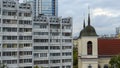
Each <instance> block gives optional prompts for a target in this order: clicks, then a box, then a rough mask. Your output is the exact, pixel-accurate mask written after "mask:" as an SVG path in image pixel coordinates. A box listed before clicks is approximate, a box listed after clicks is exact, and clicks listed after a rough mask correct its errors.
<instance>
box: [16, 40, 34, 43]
mask: <svg viewBox="0 0 120 68" xmlns="http://www.w3.org/2000/svg"><path fill="white" fill-rule="evenodd" d="M18 42H19V43H32V42H33V41H32V40H19V41H18Z"/></svg>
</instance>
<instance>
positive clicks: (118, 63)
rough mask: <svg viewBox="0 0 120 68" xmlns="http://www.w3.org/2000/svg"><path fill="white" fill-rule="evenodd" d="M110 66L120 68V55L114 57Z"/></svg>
mask: <svg viewBox="0 0 120 68" xmlns="http://www.w3.org/2000/svg"><path fill="white" fill-rule="evenodd" d="M109 64H110V65H111V68H120V55H117V56H114V57H112V58H111V59H110V62H109Z"/></svg>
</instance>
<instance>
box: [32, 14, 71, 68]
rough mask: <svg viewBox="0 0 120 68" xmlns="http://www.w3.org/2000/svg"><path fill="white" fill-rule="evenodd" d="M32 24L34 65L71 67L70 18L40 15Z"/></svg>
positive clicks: (51, 67)
mask: <svg viewBox="0 0 120 68" xmlns="http://www.w3.org/2000/svg"><path fill="white" fill-rule="evenodd" d="M33 25H34V26H33V34H34V36H33V40H34V46H33V48H34V52H33V54H34V65H38V66H39V67H45V68H72V67H73V66H72V61H73V60H72V58H73V57H72V48H73V44H72V19H71V18H61V17H56V16H49V17H48V16H40V17H36V18H35V19H34V23H33Z"/></svg>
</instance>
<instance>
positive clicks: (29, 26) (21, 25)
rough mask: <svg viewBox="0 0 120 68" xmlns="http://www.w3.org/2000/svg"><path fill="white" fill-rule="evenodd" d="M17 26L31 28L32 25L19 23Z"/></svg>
mask: <svg viewBox="0 0 120 68" xmlns="http://www.w3.org/2000/svg"><path fill="white" fill-rule="evenodd" d="M19 28H32V25H24V24H19Z"/></svg>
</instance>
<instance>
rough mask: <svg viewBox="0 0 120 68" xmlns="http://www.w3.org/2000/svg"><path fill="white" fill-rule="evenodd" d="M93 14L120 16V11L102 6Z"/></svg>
mask: <svg viewBox="0 0 120 68" xmlns="http://www.w3.org/2000/svg"><path fill="white" fill-rule="evenodd" d="M92 14H93V16H108V17H118V16H120V13H119V11H117V12H116V11H114V10H107V9H102V8H96V9H94V10H93V11H92Z"/></svg>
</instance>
